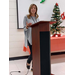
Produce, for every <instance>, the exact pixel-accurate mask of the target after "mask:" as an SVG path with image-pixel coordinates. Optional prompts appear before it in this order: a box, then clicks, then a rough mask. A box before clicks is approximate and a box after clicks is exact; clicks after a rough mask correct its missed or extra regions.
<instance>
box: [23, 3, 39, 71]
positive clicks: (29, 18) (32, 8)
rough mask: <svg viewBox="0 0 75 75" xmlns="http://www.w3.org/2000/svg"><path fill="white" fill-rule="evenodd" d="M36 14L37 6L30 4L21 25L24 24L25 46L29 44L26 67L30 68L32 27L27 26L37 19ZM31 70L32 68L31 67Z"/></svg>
mask: <svg viewBox="0 0 75 75" xmlns="http://www.w3.org/2000/svg"><path fill="white" fill-rule="evenodd" d="M38 17H39V16H38V14H37V6H36V5H35V4H31V5H30V7H29V14H28V15H26V16H25V17H24V20H23V25H24V34H25V47H27V46H29V48H30V52H31V54H30V56H29V57H28V60H27V63H26V67H27V69H30V63H31V60H32V28H31V27H29V26H31V25H32V24H34V23H36V22H38V21H39V19H38ZM31 70H33V68H32V69H31Z"/></svg>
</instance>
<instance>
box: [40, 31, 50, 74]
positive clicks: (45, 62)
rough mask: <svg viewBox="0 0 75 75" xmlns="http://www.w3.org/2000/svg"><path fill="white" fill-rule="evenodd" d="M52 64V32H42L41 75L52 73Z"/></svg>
mask: <svg viewBox="0 0 75 75" xmlns="http://www.w3.org/2000/svg"><path fill="white" fill-rule="evenodd" d="M50 64H51V63H50V32H49V31H46V32H40V68H41V75H51V70H50V67H51V66H50Z"/></svg>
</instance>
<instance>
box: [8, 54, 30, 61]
mask: <svg viewBox="0 0 75 75" xmlns="http://www.w3.org/2000/svg"><path fill="white" fill-rule="evenodd" d="M28 57H29V55H28V56H18V57H10V58H9V61H12V60H19V59H27V58H28Z"/></svg>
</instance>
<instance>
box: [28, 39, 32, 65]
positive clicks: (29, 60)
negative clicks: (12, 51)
mask: <svg viewBox="0 0 75 75" xmlns="http://www.w3.org/2000/svg"><path fill="white" fill-rule="evenodd" d="M27 42H28V45H29V48H30V52H31V54H30V56H29V57H28V60H27V63H29V64H30V63H31V60H32V45H30V43H29V41H28V40H27Z"/></svg>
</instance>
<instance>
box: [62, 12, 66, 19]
mask: <svg viewBox="0 0 75 75" xmlns="http://www.w3.org/2000/svg"><path fill="white" fill-rule="evenodd" d="M61 18H62V20H64V19H65V15H64V12H63V13H62V14H61Z"/></svg>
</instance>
